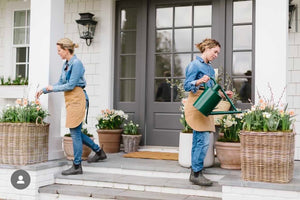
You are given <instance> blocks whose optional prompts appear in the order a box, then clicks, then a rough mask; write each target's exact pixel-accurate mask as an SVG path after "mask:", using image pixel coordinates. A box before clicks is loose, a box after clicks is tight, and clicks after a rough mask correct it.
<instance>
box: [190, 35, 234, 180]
mask: <svg viewBox="0 0 300 200" xmlns="http://www.w3.org/2000/svg"><path fill="white" fill-rule="evenodd" d="M196 46H197V48H198V49H199V50H200V52H201V56H200V57H198V56H197V57H196V59H195V60H193V61H192V62H191V63H190V64H189V65H188V66H187V67H186V73H185V75H186V79H185V82H184V89H185V91H189V96H188V100H187V103H186V105H185V111H184V112H185V118H186V121H187V123H188V125H189V126H190V127H191V128H192V129H193V143H192V155H191V156H192V166H191V174H190V181H191V182H192V183H194V184H197V185H202V186H210V185H212V181H210V180H208V179H207V178H205V177H204V176H203V174H202V169H203V162H204V158H205V156H206V153H207V150H208V146H209V133H210V132H214V131H215V124H214V118H213V117H212V116H208V117H206V116H204V115H203V114H202V113H201V112H199V111H198V110H197V109H196V108H194V107H193V103H194V102H195V101H196V100H197V98H198V97H199V96H200V95H201V93H202V92H203V91H204V83H205V84H206V86H208V87H212V86H213V85H214V83H213V81H212V80H210V77H212V78H215V71H214V69H213V68H212V66H211V61H213V60H214V59H216V58H217V57H218V55H219V53H220V48H221V45H220V43H219V42H218V41H216V40H213V39H205V40H203V42H201V43H199V44H196ZM226 93H227V94H228V96H229V97H231V96H232V92H231V91H227V92H226Z"/></svg>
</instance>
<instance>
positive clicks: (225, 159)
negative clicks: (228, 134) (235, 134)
mask: <svg viewBox="0 0 300 200" xmlns="http://www.w3.org/2000/svg"><path fill="white" fill-rule="evenodd" d="M240 148H241V143H236V142H235V143H234V142H219V141H217V142H216V151H217V157H218V159H219V161H220V163H221V168H224V169H241V150H240Z"/></svg>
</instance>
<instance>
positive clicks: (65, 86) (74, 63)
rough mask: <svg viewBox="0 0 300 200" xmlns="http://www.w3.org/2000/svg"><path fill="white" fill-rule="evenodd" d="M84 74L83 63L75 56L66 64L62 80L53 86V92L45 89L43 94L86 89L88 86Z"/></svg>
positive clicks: (61, 76)
mask: <svg viewBox="0 0 300 200" xmlns="http://www.w3.org/2000/svg"><path fill="white" fill-rule="evenodd" d="M67 65H68V66H67ZM84 72H85V69H84V67H83V64H82V62H81V61H80V60H79V59H78V58H77V57H76V55H74V56H73V57H72V58H71V59H70V60H69V62H65V63H64V65H63V68H62V72H61V75H60V78H59V80H58V82H57V83H55V84H54V85H53V90H52V91H47V90H46V88H43V93H45V94H46V93H49V92H62V91H70V90H73V89H74V87H76V86H78V87H82V88H84V87H85V86H86V81H85V78H84Z"/></svg>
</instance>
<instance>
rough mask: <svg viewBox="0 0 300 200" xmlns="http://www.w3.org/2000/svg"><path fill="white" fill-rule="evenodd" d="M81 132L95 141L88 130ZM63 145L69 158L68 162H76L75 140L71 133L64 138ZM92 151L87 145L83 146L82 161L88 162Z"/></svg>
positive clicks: (84, 129)
mask: <svg viewBox="0 0 300 200" xmlns="http://www.w3.org/2000/svg"><path fill="white" fill-rule="evenodd" d="M81 132H82V133H83V134H85V135H87V136H88V137H90V138H91V139H92V140H94V138H93V135H92V134H90V133H89V132H88V129H87V128H82V129H81ZM63 144H64V152H65V154H66V156H67V159H68V160H74V150H73V140H72V137H71V134H70V133H67V134H65V135H64V137H63ZM91 151H92V149H91V148H89V147H87V146H86V145H85V144H83V146H82V156H81V159H82V160H87V159H88V157H89V155H90V153H91Z"/></svg>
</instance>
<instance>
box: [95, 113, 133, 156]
mask: <svg viewBox="0 0 300 200" xmlns="http://www.w3.org/2000/svg"><path fill="white" fill-rule="evenodd" d="M127 118H128V115H127V114H125V113H124V112H123V111H122V110H114V109H112V110H109V109H106V110H102V111H101V113H100V115H99V116H98V117H97V121H98V123H97V124H96V128H97V133H98V138H99V143H100V146H101V148H103V150H104V151H105V152H106V153H117V152H119V151H120V141H121V133H122V131H123V129H122V128H121V126H122V125H123V122H124V121H125V120H127Z"/></svg>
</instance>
